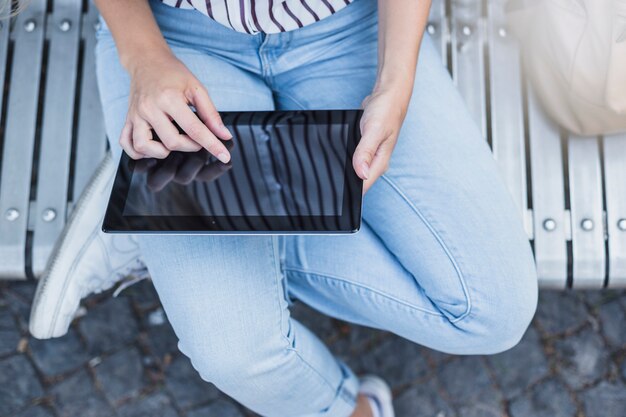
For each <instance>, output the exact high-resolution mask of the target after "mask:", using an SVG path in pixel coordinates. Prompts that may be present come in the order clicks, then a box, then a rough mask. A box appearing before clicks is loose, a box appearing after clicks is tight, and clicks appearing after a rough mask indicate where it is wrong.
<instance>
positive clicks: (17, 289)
mask: <svg viewBox="0 0 626 417" xmlns="http://www.w3.org/2000/svg"><path fill="white" fill-rule="evenodd" d="M36 289H37V282H36V281H15V282H14V283H11V292H13V293H15V294H18V295H19V296H20V297H22V298H24V299H25V300H32V299H33V298H34V297H35V290H36Z"/></svg>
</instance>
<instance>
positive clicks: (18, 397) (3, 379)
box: [0, 355, 44, 416]
mask: <svg viewBox="0 0 626 417" xmlns="http://www.w3.org/2000/svg"><path fill="white" fill-rule="evenodd" d="M43 395H44V391H43V388H42V387H41V384H40V383H39V380H38V379H37V375H36V374H35V370H34V369H33V367H32V366H31V364H30V362H28V359H26V357H25V356H24V355H15V356H11V357H8V358H6V359H3V360H0V416H4V415H9V414H11V413H14V412H16V411H17V410H19V409H21V408H23V407H25V406H26V405H27V404H28V403H29V402H30V401H32V400H33V399H34V398H37V397H41V396H43Z"/></svg>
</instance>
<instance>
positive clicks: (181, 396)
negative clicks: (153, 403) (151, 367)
mask: <svg viewBox="0 0 626 417" xmlns="http://www.w3.org/2000/svg"><path fill="white" fill-rule="evenodd" d="M165 377H166V382H165V384H166V387H167V389H168V390H169V392H170V393H171V394H172V396H173V397H174V401H176V404H177V405H178V407H179V408H181V409H187V408H192V407H195V406H197V405H200V404H206V403H208V402H209V401H213V400H215V399H217V398H219V397H220V395H221V394H220V391H219V390H218V389H217V388H216V387H215V385H213V384H211V383H208V382H206V381H204V380H203V379H202V378H200V375H198V372H197V371H196V370H195V369H194V368H193V366H192V365H191V361H190V360H189V358H187V357H186V356H184V355H182V354H180V355H177V356H176V358H175V359H174V360H173V361H172V363H171V364H170V365H169V366H168V367H167V368H166V370H165Z"/></svg>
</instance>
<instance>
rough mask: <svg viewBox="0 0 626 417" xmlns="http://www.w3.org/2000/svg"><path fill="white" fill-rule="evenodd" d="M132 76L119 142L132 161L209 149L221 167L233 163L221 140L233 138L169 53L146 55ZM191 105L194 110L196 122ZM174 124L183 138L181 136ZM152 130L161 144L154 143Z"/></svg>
mask: <svg viewBox="0 0 626 417" xmlns="http://www.w3.org/2000/svg"><path fill="white" fill-rule="evenodd" d="M128 71H129V74H130V77H131V84H130V96H129V105H128V114H127V116H126V123H125V125H124V128H123V129H122V134H121V136H120V139H119V142H120V145H121V146H122V148H123V149H124V150H125V151H126V153H127V154H128V155H129V156H130V157H131V158H133V159H140V158H144V157H152V158H159V159H162V158H165V157H167V155H168V154H169V153H170V151H186V152H194V151H198V150H200V149H201V148H205V149H206V150H207V151H208V152H209V153H211V154H212V155H214V156H215V157H216V158H217V159H219V160H220V161H222V162H223V163H228V161H230V153H229V152H228V150H227V149H226V147H225V146H224V144H223V143H222V142H220V140H219V139H222V140H228V139H231V138H232V135H231V133H230V132H229V131H228V129H227V128H226V127H225V126H224V124H223V123H222V119H221V117H220V115H219V113H218V112H217V110H216V109H215V106H214V105H213V102H212V101H211V99H210V97H209V94H208V92H207V90H206V89H205V88H204V86H203V85H202V83H201V82H200V81H198V79H197V78H196V77H195V76H194V75H193V74H192V73H191V71H189V69H188V68H187V67H186V66H185V65H184V64H183V63H182V62H181V61H179V60H178V59H177V58H176V57H175V56H174V55H173V54H172V53H171V52H169V51H168V52H167V53H163V52H161V53H160V54H158V55H157V56H146V55H145V54H144V55H143V56H141V57H138V59H137V60H136V62H133V63H132V64H131V65H129V66H128ZM189 105H193V106H194V107H195V109H196V114H197V116H196V114H194V112H193V111H192V110H191V108H190V107H189ZM172 120H173V121H175V122H176V123H177V124H178V126H180V127H181V128H182V129H183V131H184V132H185V133H179V131H178V129H177V128H176V126H174V124H173V123H172ZM151 129H154V131H155V132H156V134H157V135H158V137H159V139H160V140H161V141H160V142H159V141H156V140H153V136H152V131H151ZM218 138H219V139H218Z"/></svg>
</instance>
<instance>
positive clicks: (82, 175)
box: [68, 3, 106, 214]
mask: <svg viewBox="0 0 626 417" xmlns="http://www.w3.org/2000/svg"><path fill="white" fill-rule="evenodd" d="M97 22H98V12H97V9H96V8H95V6H94V5H93V4H91V3H89V11H88V13H86V14H85V15H84V16H83V25H82V32H83V33H82V36H83V42H84V45H85V46H84V47H85V54H84V60H83V68H82V81H81V85H80V105H79V113H78V128H77V135H76V154H75V155H76V158H75V161H74V189H73V200H74V201H76V200H77V199H78V198H79V197H80V194H81V193H82V192H83V189H84V188H85V185H86V184H87V182H88V181H89V179H90V178H91V175H92V174H93V173H94V171H95V169H96V167H97V166H98V163H99V162H100V161H101V160H102V159H103V158H104V155H105V152H106V134H105V129H104V121H103V118H102V109H101V105H100V96H99V94H98V86H97V83H96V65H95V59H94V58H95V56H94V54H93V50H94V48H95V44H96V38H95V28H96V24H97ZM68 214H69V213H68Z"/></svg>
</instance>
